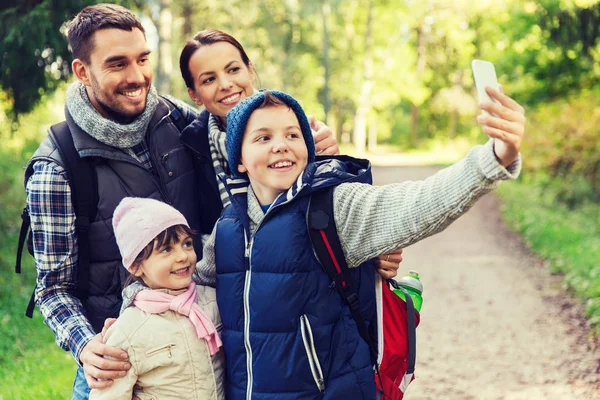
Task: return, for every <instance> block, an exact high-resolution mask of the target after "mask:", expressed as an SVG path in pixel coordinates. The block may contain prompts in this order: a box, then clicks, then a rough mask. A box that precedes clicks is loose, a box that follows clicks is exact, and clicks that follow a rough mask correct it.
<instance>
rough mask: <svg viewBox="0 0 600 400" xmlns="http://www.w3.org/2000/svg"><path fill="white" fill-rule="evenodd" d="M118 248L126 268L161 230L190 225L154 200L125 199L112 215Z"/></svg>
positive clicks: (174, 210)
mask: <svg viewBox="0 0 600 400" xmlns="http://www.w3.org/2000/svg"><path fill="white" fill-rule="evenodd" d="M112 223H113V229H114V231H115V238H116V239H117V245H118V246H119V250H120V251H121V256H122V257H123V266H124V267H125V268H127V269H129V267H130V266H131V264H133V261H134V260H135V258H136V257H137V256H138V254H140V253H141V251H142V250H143V249H144V247H146V246H147V245H148V243H150V242H152V241H153V240H154V239H155V238H156V237H157V236H158V235H159V234H160V233H161V232H162V231H164V230H165V229H167V228H170V227H172V226H175V225H185V226H187V227H188V228H189V225H188V223H187V221H186V219H185V217H184V216H183V215H182V214H181V213H180V212H179V211H177V210H176V209H175V208H173V207H171V206H170V205H168V204H166V203H163V202H162V201H158V200H154V199H146V198H141V197H125V198H124V199H123V200H121V202H120V203H119V205H118V206H117V208H115V212H114V214H113V219H112Z"/></svg>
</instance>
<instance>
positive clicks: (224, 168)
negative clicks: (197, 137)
mask: <svg viewBox="0 0 600 400" xmlns="http://www.w3.org/2000/svg"><path fill="white" fill-rule="evenodd" d="M226 137H227V134H226V132H225V131H224V130H223V129H222V128H221V122H220V121H219V120H218V118H217V117H215V116H214V115H212V114H210V116H209V117H208V144H209V147H210V158H211V159H212V162H213V168H214V169H215V175H216V176H217V184H218V185H219V196H220V197H221V203H222V204H223V208H225V207H227V206H228V205H229V203H230V202H229V195H228V194H227V189H225V185H223V182H221V179H219V175H220V174H226V175H230V170H229V164H227V146H226V145H225V139H226Z"/></svg>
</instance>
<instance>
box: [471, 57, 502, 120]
mask: <svg viewBox="0 0 600 400" xmlns="http://www.w3.org/2000/svg"><path fill="white" fill-rule="evenodd" d="M471 69H472V70H473V79H474V80H475V87H476V88H477V98H478V100H479V102H480V103H487V102H494V101H495V100H494V99H492V98H491V97H490V96H489V95H488V94H487V93H486V91H485V88H486V86H489V87H492V88H494V89H498V78H497V77H496V69H495V68H494V64H492V63H491V62H489V61H483V60H473V61H472V62H471ZM484 113H486V112H485V111H484Z"/></svg>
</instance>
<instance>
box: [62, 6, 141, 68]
mask: <svg viewBox="0 0 600 400" xmlns="http://www.w3.org/2000/svg"><path fill="white" fill-rule="evenodd" d="M109 28H116V29H122V30H124V31H130V32H131V31H132V30H133V28H137V29H139V30H140V31H142V33H143V34H144V37H145V36H146V33H145V31H144V27H143V26H142V23H141V21H140V19H139V18H138V17H137V15H135V14H134V13H133V12H131V11H130V10H128V9H126V8H125V7H123V6H119V5H116V4H96V5H94V6H89V7H86V8H84V9H83V10H81V11H80V12H79V14H77V15H76V16H75V18H73V20H72V21H70V22H69V24H68V28H67V30H68V31H67V38H68V40H69V45H71V51H72V52H73V57H75V58H78V59H80V60H81V61H83V62H84V63H87V64H89V63H90V54H92V50H93V49H94V41H93V38H92V36H93V35H94V33H96V31H98V30H100V29H109Z"/></svg>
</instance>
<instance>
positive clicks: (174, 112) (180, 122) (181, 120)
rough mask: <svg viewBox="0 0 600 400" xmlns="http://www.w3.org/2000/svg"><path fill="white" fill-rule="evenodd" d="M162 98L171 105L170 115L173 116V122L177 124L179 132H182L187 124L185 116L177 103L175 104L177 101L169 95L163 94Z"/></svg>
mask: <svg viewBox="0 0 600 400" xmlns="http://www.w3.org/2000/svg"><path fill="white" fill-rule="evenodd" d="M160 98H161V99H163V100H164V102H165V103H166V104H167V106H168V107H169V111H170V114H169V117H170V118H171V121H173V124H175V127H176V128H177V130H178V131H179V132H182V131H183V130H184V129H185V127H186V126H187V123H186V120H185V116H184V115H183V113H182V112H181V110H180V109H179V107H178V106H177V104H175V102H174V101H173V100H172V99H170V98H169V96H162V95H161V96H160Z"/></svg>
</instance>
